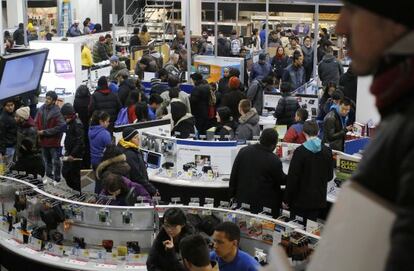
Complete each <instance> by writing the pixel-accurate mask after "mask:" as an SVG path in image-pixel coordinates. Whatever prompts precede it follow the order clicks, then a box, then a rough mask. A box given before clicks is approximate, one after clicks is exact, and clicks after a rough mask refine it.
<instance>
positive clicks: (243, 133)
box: [236, 108, 260, 140]
mask: <svg viewBox="0 0 414 271" xmlns="http://www.w3.org/2000/svg"><path fill="white" fill-rule="evenodd" d="M259 120H260V116H259V114H257V111H256V109H254V108H252V109H250V111H249V112H247V113H246V115H244V116H241V117H240V118H239V126H238V127H237V130H236V138H237V139H238V140H252V139H253V137H254V136H259V135H260V126H259Z"/></svg>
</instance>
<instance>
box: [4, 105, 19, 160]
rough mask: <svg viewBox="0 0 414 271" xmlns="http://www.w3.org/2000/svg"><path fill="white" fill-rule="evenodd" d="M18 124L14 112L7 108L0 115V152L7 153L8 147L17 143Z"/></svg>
mask: <svg viewBox="0 0 414 271" xmlns="http://www.w3.org/2000/svg"><path fill="white" fill-rule="evenodd" d="M16 132H17V125H16V121H15V120H14V113H8V112H6V111H5V110H3V112H2V113H1V115H0V153H1V154H3V155H4V154H6V148H11V147H13V148H14V147H15V145H16Z"/></svg>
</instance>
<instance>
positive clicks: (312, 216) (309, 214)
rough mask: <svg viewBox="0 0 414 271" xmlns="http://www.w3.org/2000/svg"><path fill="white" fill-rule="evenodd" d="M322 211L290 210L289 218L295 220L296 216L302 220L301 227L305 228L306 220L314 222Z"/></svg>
mask: <svg viewBox="0 0 414 271" xmlns="http://www.w3.org/2000/svg"><path fill="white" fill-rule="evenodd" d="M322 211H323V209H309V210H300V209H292V210H291V211H290V218H291V219H295V217H296V216H300V217H302V218H303V225H305V226H306V222H307V220H308V219H309V220H312V221H315V222H316V220H317V219H318V218H319V217H320V216H321V214H322Z"/></svg>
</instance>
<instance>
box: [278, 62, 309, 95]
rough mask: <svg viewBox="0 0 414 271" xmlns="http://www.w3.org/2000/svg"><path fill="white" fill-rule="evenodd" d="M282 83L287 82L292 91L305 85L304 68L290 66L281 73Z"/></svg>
mask: <svg viewBox="0 0 414 271" xmlns="http://www.w3.org/2000/svg"><path fill="white" fill-rule="evenodd" d="M282 81H283V82H289V83H290V85H291V87H292V90H293V91H294V90H297V89H298V88H300V87H301V86H303V85H304V84H305V83H306V74H305V68H304V67H303V66H300V67H296V66H295V65H293V64H290V65H289V66H287V67H286V69H285V70H284V71H283V76H282Z"/></svg>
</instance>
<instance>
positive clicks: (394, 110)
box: [336, 0, 414, 271]
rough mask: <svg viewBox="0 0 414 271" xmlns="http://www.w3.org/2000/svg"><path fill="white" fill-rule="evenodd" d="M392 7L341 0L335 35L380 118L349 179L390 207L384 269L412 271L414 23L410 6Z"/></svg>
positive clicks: (384, 4) (402, 3)
mask: <svg viewBox="0 0 414 271" xmlns="http://www.w3.org/2000/svg"><path fill="white" fill-rule="evenodd" d="M392 6H394V7H398V9H397V11H396V12H390V4H389V2H386V1H377V2H375V5H371V2H367V1H355V0H349V1H346V2H345V6H344V7H343V8H342V11H341V15H340V18H339V21H338V23H337V25H336V32H337V34H338V35H346V36H348V38H349V39H348V40H350V50H349V51H348V53H349V54H350V55H351V56H352V70H353V72H354V73H355V74H356V75H358V76H363V75H369V74H373V75H374V81H373V84H372V85H371V93H372V94H374V95H375V97H376V106H377V108H378V110H379V112H380V114H381V124H380V126H379V128H378V129H377V131H376V134H375V137H374V138H373V139H372V142H371V143H370V145H369V146H368V147H367V149H366V150H365V151H364V155H363V158H362V160H361V163H360V164H359V167H358V169H357V172H356V174H355V175H354V177H353V180H354V181H356V182H358V183H359V184H362V185H363V186H364V187H365V188H367V189H369V190H370V191H372V192H374V193H375V194H377V195H378V196H380V197H381V198H383V199H384V200H386V201H388V202H389V203H391V204H393V205H394V206H395V208H394V210H396V214H397V217H396V220H395V222H394V225H393V229H392V232H391V235H390V236H382V238H387V240H390V248H389V250H388V251H389V252H388V259H387V264H386V268H385V269H384V270H386V271H397V270H398V271H405V270H414V262H413V259H412V258H413V257H412V256H413V255H414V247H413V245H412V244H413V241H414V231H413V229H414V204H413V203H414V196H413V195H414V167H413V161H414V144H413V138H414V122H413V120H412V119H413V114H414V110H413V109H414V91H413V90H414V80H413V78H414V58H413V55H414V50H413V49H414V46H413V32H412V29H414V20H413V19H412V2H410V1H402V0H400V1H397V2H393V3H392ZM378 26H380V27H378ZM373 41H375V42H373ZM359 212H361V210H359ZM367 215H369V214H367ZM344 221H349V223H355V221H352V217H344Z"/></svg>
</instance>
